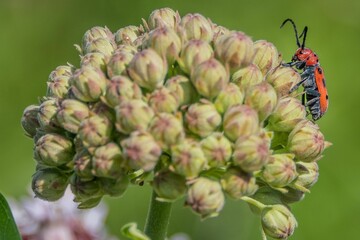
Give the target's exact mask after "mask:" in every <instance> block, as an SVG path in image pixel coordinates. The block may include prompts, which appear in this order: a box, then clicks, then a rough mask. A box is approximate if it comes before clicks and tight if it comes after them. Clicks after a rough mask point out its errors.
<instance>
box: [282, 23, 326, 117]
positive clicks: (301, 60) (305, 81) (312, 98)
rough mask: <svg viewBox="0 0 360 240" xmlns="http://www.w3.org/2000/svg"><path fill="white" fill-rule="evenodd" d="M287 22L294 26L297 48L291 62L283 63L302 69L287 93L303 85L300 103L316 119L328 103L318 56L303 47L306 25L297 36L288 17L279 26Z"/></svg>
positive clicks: (322, 113) (321, 114)
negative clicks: (297, 79)
mask: <svg viewBox="0 0 360 240" xmlns="http://www.w3.org/2000/svg"><path fill="white" fill-rule="evenodd" d="M287 22H290V23H291V24H292V25H293V27H294V31H295V37H296V44H297V46H298V49H297V50H296V52H295V54H294V56H293V57H292V59H291V62H289V63H285V64H283V65H284V66H288V67H295V68H296V69H298V70H303V72H302V73H301V81H300V82H299V83H297V84H296V85H295V86H294V87H292V88H291V89H290V92H289V93H291V92H293V91H295V90H297V89H298V88H299V87H300V85H302V86H303V87H304V92H305V94H303V95H302V103H303V105H304V106H306V107H308V109H309V112H310V114H311V116H312V119H313V120H314V121H316V120H318V119H320V118H321V117H322V116H323V115H324V114H325V112H326V110H327V108H328V105H329V100H328V98H329V97H328V94H327V89H326V84H325V77H324V71H323V69H322V68H321V67H320V63H319V58H318V56H317V55H316V53H315V52H314V51H312V50H311V49H309V48H305V40H306V34H307V31H308V27H307V26H306V27H305V28H304V30H303V31H302V33H301V34H300V36H299V35H298V32H297V29H296V25H295V23H294V21H293V20H292V19H290V18H288V19H286V20H285V21H284V22H283V23H282V24H281V26H280V28H282V27H283V26H284V25H285V24H286V23H287ZM301 37H302V38H303V39H302V44H301V45H300V38H301ZM305 98H306V103H305Z"/></svg>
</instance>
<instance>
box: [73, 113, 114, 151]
mask: <svg viewBox="0 0 360 240" xmlns="http://www.w3.org/2000/svg"><path fill="white" fill-rule="evenodd" d="M112 130H113V125H112V123H110V121H109V119H107V118H105V117H101V116H98V115H93V116H91V117H89V118H87V119H85V120H83V121H82V122H81V124H80V127H79V131H78V136H79V138H80V139H81V141H82V144H83V145H84V146H85V147H86V148H91V147H98V146H101V145H104V144H106V143H108V142H109V141H110V137H111V134H112Z"/></svg>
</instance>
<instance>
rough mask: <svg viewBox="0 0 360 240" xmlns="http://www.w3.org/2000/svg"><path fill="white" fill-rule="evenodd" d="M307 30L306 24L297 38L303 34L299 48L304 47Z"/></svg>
mask: <svg viewBox="0 0 360 240" xmlns="http://www.w3.org/2000/svg"><path fill="white" fill-rule="evenodd" d="M307 31H308V27H307V26H306V27H305V28H304V30H303V32H302V33H301V34H300V36H299V38H301V37H302V36H303V35H304V37H303V42H302V45H301V48H302V49H304V47H305V40H306V34H307Z"/></svg>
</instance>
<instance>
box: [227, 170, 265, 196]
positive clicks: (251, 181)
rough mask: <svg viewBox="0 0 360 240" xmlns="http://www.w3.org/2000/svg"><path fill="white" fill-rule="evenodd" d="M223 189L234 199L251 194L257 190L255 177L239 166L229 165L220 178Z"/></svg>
mask: <svg viewBox="0 0 360 240" xmlns="http://www.w3.org/2000/svg"><path fill="white" fill-rule="evenodd" d="M221 186H222V188H223V189H224V191H225V192H226V193H227V194H228V195H229V196H230V197H232V198H234V199H241V198H242V197H244V196H251V195H253V194H254V193H255V192H256V191H257V190H258V185H256V178H255V177H254V176H253V175H252V174H250V173H246V172H244V171H243V170H241V168H239V167H231V168H229V169H228V170H227V171H226V173H225V174H224V175H223V176H222V178H221Z"/></svg>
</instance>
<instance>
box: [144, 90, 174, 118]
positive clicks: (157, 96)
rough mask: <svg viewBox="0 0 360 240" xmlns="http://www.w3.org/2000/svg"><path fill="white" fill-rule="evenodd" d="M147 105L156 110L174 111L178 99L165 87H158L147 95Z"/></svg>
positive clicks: (158, 111)
mask: <svg viewBox="0 0 360 240" xmlns="http://www.w3.org/2000/svg"><path fill="white" fill-rule="evenodd" d="M148 101H149V105H150V106H151V108H152V109H153V110H154V111H155V112H157V113H160V112H166V113H174V112H176V111H177V109H178V107H179V101H178V99H177V98H176V96H175V95H174V94H172V93H171V91H170V90H169V89H168V88H166V87H160V88H158V89H156V90H155V91H153V92H152V93H151V94H150V95H149V99H148Z"/></svg>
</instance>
